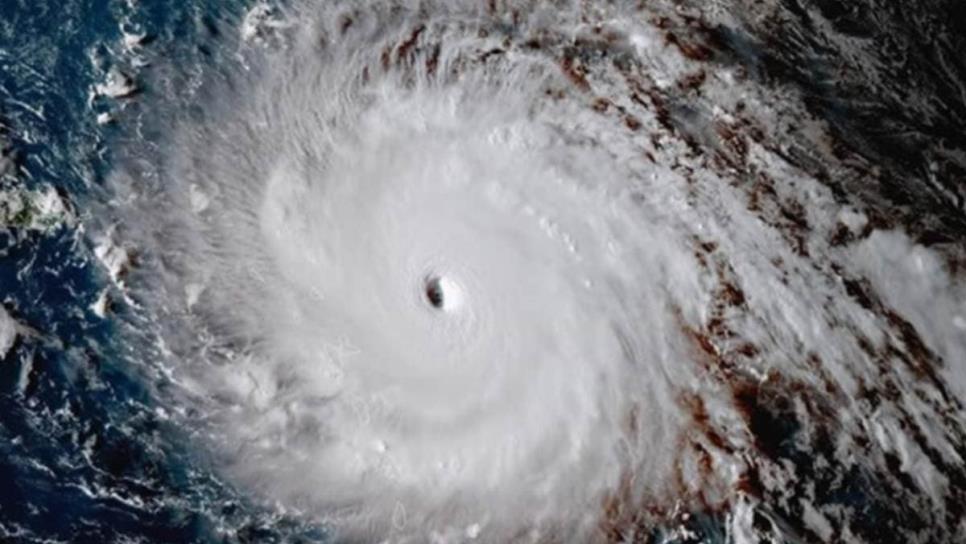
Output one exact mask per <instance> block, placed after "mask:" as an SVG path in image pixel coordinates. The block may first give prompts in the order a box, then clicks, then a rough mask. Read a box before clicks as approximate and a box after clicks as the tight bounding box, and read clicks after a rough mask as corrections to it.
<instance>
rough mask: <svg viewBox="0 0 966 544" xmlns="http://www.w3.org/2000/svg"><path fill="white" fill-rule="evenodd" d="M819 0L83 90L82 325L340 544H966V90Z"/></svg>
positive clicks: (249, 492)
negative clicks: (122, 349) (98, 133)
mask: <svg viewBox="0 0 966 544" xmlns="http://www.w3.org/2000/svg"><path fill="white" fill-rule="evenodd" d="M134 4H135V3H132V4H131V5H132V6H133V5H134ZM814 4H816V6H818V7H815V6H811V7H803V6H802V3H800V2H764V3H762V2H744V1H741V0H735V1H732V2H718V1H716V2H709V3H707V5H706V4H705V3H701V2H688V1H670V0H668V1H658V2H590V1H577V0H554V1H550V2H532V1H523V0H519V1H517V0H489V1H487V2H476V1H469V0H450V1H441V0H439V1H437V0H365V1H361V2H359V1H341V0H331V1H326V2H321V1H312V0H292V1H288V2H255V3H247V4H246V7H245V9H243V10H241V11H240V12H239V14H238V15H237V17H234V18H227V19H225V20H219V21H215V22H212V20H209V19H204V18H196V20H200V21H201V23H199V25H200V26H199V28H203V29H204V31H205V32H207V33H208V35H209V37H210V39H211V40H212V41H213V42H214V43H217V44H219V45H218V46H217V47H208V46H206V47H205V48H204V49H201V48H200V46H199V51H200V55H202V56H203V57H206V58H208V60H207V61H206V62H208V63H210V65H211V66H212V69H210V70H208V71H206V72H203V73H202V72H201V71H200V70H198V71H193V70H192V69H191V68H189V67H186V66H184V65H181V64H179V63H177V62H173V61H171V60H169V59H167V58H165V57H164V56H157V57H150V61H147V60H145V61H143V62H131V61H129V62H128V65H129V66H135V67H137V68H138V70H139V72H137V73H135V72H134V71H132V70H131V69H130V68H123V67H122V68H115V69H110V68H105V69H104V70H103V73H104V74H105V79H104V80H103V81H102V82H101V83H99V84H98V86H97V87H96V88H95V90H94V91H93V92H92V94H91V96H92V97H93V98H92V99H91V101H92V102H91V103H92V104H101V102H95V101H104V104H115V103H118V104H121V106H119V107H118V109H116V110H113V111H110V112H109V113H102V114H101V117H99V118H98V121H97V122H98V123H99V124H103V125H111V126H114V128H113V130H116V131H117V133H118V134H119V136H118V137H117V138H116V140H115V141H114V143H112V144H111V153H112V157H113V159H112V160H113V164H112V166H111V168H110V169H109V170H108V171H107V173H106V174H105V175H104V181H103V183H102V184H101V185H99V186H98V187H95V188H93V189H91V191H90V194H89V195H88V196H85V197H84V198H82V199H81V198H79V199H78V200H79V202H80V204H79V207H81V208H82V209H84V210H89V212H88V213H86V214H82V221H83V223H84V231H83V239H84V240H86V241H87V242H86V243H87V245H88V247H90V252H91V255H92V256H93V257H92V259H93V260H94V261H95V262H97V263H99V266H100V269H101V271H102V274H103V275H104V277H105V278H106V285H105V287H104V289H103V290H101V291H99V294H98V298H97V300H96V301H95V302H94V303H93V306H91V309H92V311H94V312H95V313H96V314H97V315H98V316H100V318H103V319H111V320H114V321H115V322H116V323H117V324H118V332H117V335H118V338H120V339H121V340H119V342H121V343H122V344H123V345H125V346H129V350H128V352H127V353H128V355H127V357H128V358H129V359H131V360H133V361H135V363H133V366H132V367H131V369H129V370H128V373H129V374H130V375H131V376H134V378H133V379H136V380H139V381H141V382H142V383H144V384H146V385H145V386H144V387H145V388H146V390H147V391H148V392H147V393H146V395H147V397H148V398H149V399H151V400H149V401H146V402H148V403H156V404H157V405H158V406H160V407H163V408H158V409H157V410H155V413H156V414H161V415H160V416H159V417H161V419H162V420H163V421H165V422H166V423H165V425H167V426H168V427H170V432H171V433H172V436H178V437H180V438H178V439H177V440H178V441H179V443H184V444H189V445H190V446H189V448H190V449H191V450H192V451H194V452H196V453H195V454H193V455H197V456H198V457H199V458H203V459H204V460H205V461H204V464H205V466H207V467H210V469H211V470H212V472H213V474H215V475H217V478H219V479H223V480H224V481H225V482H226V485H228V486H230V487H231V488H232V489H236V490H238V492H239V493H241V494H243V495H245V496H246V497H248V498H249V499H250V500H251V503H252V504H254V505H257V506H256V507H257V508H262V509H267V510H270V511H274V512H277V513H278V515H280V516H288V517H290V518H292V519H297V520H301V521H304V522H306V523H310V524H318V525H319V526H321V527H323V534H324V537H322V538H323V540H322V541H326V542H399V543H406V542H447V543H457V542H494V543H507V542H521V543H522V542H533V543H551V542H561V543H562V542H615V543H616V542H719V541H720V542H737V543H745V542H748V543H751V542H891V541H902V542H955V541H958V539H962V538H966V522H964V521H963V520H964V519H966V517H964V516H966V462H964V455H966V449H964V448H966V426H964V422H966V414H964V410H963V399H964V398H966V396H964V395H966V366H964V362H966V357H964V355H966V283H964V282H963V274H962V272H963V264H964V262H966V261H964V260H963V258H964V252H963V247H964V246H963V245H962V240H963V238H962V233H963V232H966V230H964V226H966V223H964V221H963V196H962V195H963V185H962V178H961V176H960V174H961V173H962V172H964V171H966V170H964V168H966V155H964V154H963V149H966V147H964V146H962V145H961V144H963V138H962V135H961V134H957V133H956V131H955V129H950V128H949V127H951V126H955V123H956V122H957V121H956V120H957V119H958V120H959V121H962V120H963V119H966V115H964V112H966V102H964V101H963V100H962V97H963V95H962V89H964V88H966V87H963V85H962V83H961V81H962V80H957V79H955V78H956V77H957V74H962V73H964V72H966V70H963V71H958V70H959V68H962V64H961V61H959V60H954V59H952V58H951V57H947V56H946V55H945V54H944V53H943V51H946V52H949V51H951V49H949V50H947V49H943V48H942V47H939V46H937V47H938V49H936V51H939V52H938V53H935V56H933V57H930V58H932V59H933V60H934V63H933V64H930V65H929V66H932V67H934V68H936V72H932V73H926V72H924V71H920V72H909V73H905V75H901V74H899V73H898V72H895V71H893V70H894V68H893V66H895V65H897V64H895V65H894V64H893V62H894V61H895V59H894V57H893V56H890V50H886V49H882V48H880V47H878V45H879V44H881V43H882V42H881V40H883V39H885V38H884V36H892V38H891V39H893V40H896V43H900V44H902V43H906V42H902V40H903V39H905V38H903V36H904V35H898V36H899V37H896V36H897V34H896V33H894V32H893V33H891V34H890V29H892V28H897V27H895V26H890V25H899V24H900V23H899V22H900V21H902V19H903V17H902V14H901V13H896V12H894V11H889V10H890V9H891V8H887V7H885V6H877V4H878V2H871V1H870V2H863V3H860V4H856V6H858V7H856V8H855V9H853V10H852V11H843V10H845V8H841V9H838V8H833V7H830V4H833V3H830V2H814ZM826 4H829V5H826ZM938 4H939V3H937V5H938ZM840 7H841V6H840ZM131 9H134V8H131ZM863 17H865V18H864V19H863ZM863 21H865V22H863ZM868 21H876V22H877V24H878V26H876V27H874V28H876V30H868V31H864V30H860V29H859V28H866V27H870V25H871V23H868ZM866 23H868V24H866ZM908 24H912V23H908ZM850 25H851V26H850ZM863 25H866V26H863ZM125 36H126V37H125V40H126V41H125V42H124V43H125V46H124V47H125V48H126V49H125V51H127V52H128V53H129V54H130V55H133V56H132V57H131V58H135V59H137V58H142V60H143V59H144V58H148V57H147V56H146V55H147V53H144V52H145V51H150V50H151V48H153V47H155V45H154V44H153V41H154V38H153V37H152V36H151V35H150V34H147V33H142V34H138V33H137V32H135V31H131V32H128V33H126V34H125ZM909 40H911V38H909ZM955 40H959V41H961V40H962V36H959V37H958V38H955V39H953V43H959V42H957V41H955ZM907 45H908V44H907ZM909 47H911V46H909ZM943 47H945V46H943ZM905 51H907V55H906V56H907V57H908V56H910V55H912V54H913V53H910V52H909V51H911V50H910V49H905ZM929 51H932V50H929ZM796 52H797V53H796ZM927 52H928V51H927ZM923 54H925V53H923ZM930 54H932V53H930ZM138 55H142V56H141V57H138ZM830 59H831V60H830ZM895 62H897V61H895ZM946 63H948V65H947V64H946ZM937 73H941V74H943V75H942V76H941V77H939V76H935V74H937ZM806 74H807V75H806ZM944 78H946V79H944ZM957 81H958V83H957ZM145 89H147V92H145ZM152 89H154V90H152ZM954 89H959V92H960V94H958V95H957V94H956V93H955V92H953V90H954ZM898 103H902V106H901V107H902V110H901V111H902V114H901V115H900V114H898V113H895V112H896V111H898V110H897V109H896V108H899V106H898V105H896V104H898ZM890 108H891V109H890ZM916 123H918V124H916ZM960 126H961V125H960ZM923 142H927V143H923ZM2 165H3V163H2V162H0V166H2ZM49 198H53V199H54V200H53V201H51V202H55V203H56V195H54V196H50V197H49ZM48 208H49V206H48ZM10 319H12V318H10V317H9V316H7V317H6V320H7V321H9V320H10ZM11 323H12V322H11ZM13 326H14V325H12V324H11V325H10V326H9V327H8V325H3V327H2V328H3V329H4V330H6V329H9V328H10V327H13ZM4 334H5V335H8V334H7V333H4ZM17 334H21V335H23V334H27V335H30V334H34V333H24V332H23V330H20V331H19V332H16V331H15V330H14V329H10V332H9V335H8V336H11V338H14V337H15V336H16V335H17ZM11 342H12V340H11ZM3 344H4V345H7V342H3ZM7 349H10V348H9V347H8V348H7ZM5 351H6V350H5ZM222 535H223V536H224V535H228V536H230V537H232V538H234V537H238V538H241V537H239V536H238V533H237V532H233V531H232V530H231V529H222ZM897 538H898V540H896V539H897ZM241 541H245V540H244V539H242V540H241Z"/></svg>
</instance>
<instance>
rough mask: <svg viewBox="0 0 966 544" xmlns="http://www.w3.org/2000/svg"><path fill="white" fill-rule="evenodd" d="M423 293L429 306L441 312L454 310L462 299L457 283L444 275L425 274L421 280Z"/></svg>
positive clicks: (461, 292)
mask: <svg viewBox="0 0 966 544" xmlns="http://www.w3.org/2000/svg"><path fill="white" fill-rule="evenodd" d="M423 294H424V295H425V297H426V302H427V303H428V304H429V305H430V307H431V308H433V309H434V310H437V311H441V312H448V311H453V310H455V309H456V308H457V307H458V306H459V305H460V303H461V302H462V299H463V291H462V289H461V288H460V286H459V284H457V283H456V282H455V281H453V280H451V279H449V278H447V277H445V276H437V275H431V276H427V277H426V279H425V280H424V281H423Z"/></svg>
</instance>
